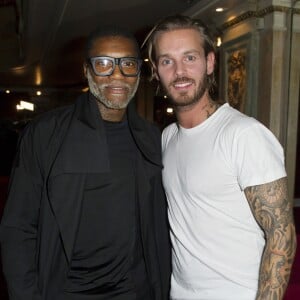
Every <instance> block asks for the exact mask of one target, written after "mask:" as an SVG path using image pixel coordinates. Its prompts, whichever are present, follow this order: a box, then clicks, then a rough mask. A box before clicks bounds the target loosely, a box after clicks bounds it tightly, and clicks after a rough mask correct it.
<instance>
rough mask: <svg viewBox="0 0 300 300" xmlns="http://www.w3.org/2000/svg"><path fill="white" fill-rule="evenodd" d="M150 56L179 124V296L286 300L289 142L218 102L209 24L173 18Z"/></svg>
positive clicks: (172, 134)
mask: <svg viewBox="0 0 300 300" xmlns="http://www.w3.org/2000/svg"><path fill="white" fill-rule="evenodd" d="M148 52H149V59H150V62H151V65H152V71H153V77H155V78H156V79H157V80H159V81H160V83H161V85H162V86H163V88H164V89H165V91H166V93H167V94H168V96H169V98H170V99H171V101H172V104H173V106H174V108H175V112H176V116H177V120H178V122H177V123H173V124H171V125H170V126H168V127H167V128H166V129H165V130H164V132H163V138H162V149H163V163H164V170H163V182H164V186H165V190H166V193H167V198H168V204H169V210H168V214H169V221H170V226H171V240H172V246H173V252H172V262H173V264H172V265H173V273H172V279H171V299H174V300H175V299H176V300H187V299H195V300H196V299H197V300H202V299H203V300H254V299H256V300H266V299H282V298H283V296H284V292H285V290H286V287H287V285H288V280H289V276H290V271H291V266H292V262H293V258H294V255H295V247H296V241H295V228H294V221H293V210H292V208H293V207H292V202H291V201H290V200H289V199H288V197H287V186H286V172H285V166H284V154H283V149H282V147H281V145H280V144H279V142H278V141H277V139H276V138H275V137H274V135H273V134H272V133H271V132H270V131H269V130H268V129H267V128H266V127H264V126H263V125H262V124H261V123H259V122H258V121H256V120H255V119H253V118H250V117H248V116H246V115H244V114H242V113H240V112H239V111H237V110H235V109H234V108H232V107H230V106H229V104H228V103H225V104H224V103H223V104H221V103H220V102H217V101H215V100H213V99H212V97H211V95H210V91H211V90H212V88H213V85H214V67H215V50H214V43H213V40H212V39H211V38H210V36H209V34H208V31H207V29H206V27H205V26H204V25H203V24H201V23H200V21H197V20H193V19H191V18H189V17H186V16H178V15H177V16H170V17H167V18H165V19H164V20H162V21H160V22H159V23H158V24H157V25H156V27H154V29H153V31H152V32H151V34H150V35H149V39H148Z"/></svg>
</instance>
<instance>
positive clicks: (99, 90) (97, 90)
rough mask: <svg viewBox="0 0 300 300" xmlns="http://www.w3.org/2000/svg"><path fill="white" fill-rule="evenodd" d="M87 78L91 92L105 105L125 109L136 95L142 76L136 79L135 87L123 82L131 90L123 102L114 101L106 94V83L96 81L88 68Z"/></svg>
mask: <svg viewBox="0 0 300 300" xmlns="http://www.w3.org/2000/svg"><path fill="white" fill-rule="evenodd" d="M87 80H88V85H89V89H90V92H91V94H92V95H94V97H95V98H96V99H97V100H98V101H99V102H100V103H102V104H103V105H104V106H105V107H107V108H110V109H124V108H126V107H127V106H128V104H129V102H130V101H131V99H132V98H133V97H134V95H135V93H136V91H137V89H138V86H139V81H140V77H138V80H137V81H136V83H135V85H134V87H132V86H130V85H129V84H126V83H124V84H123V85H124V86H126V88H127V89H128V90H129V94H128V97H127V99H126V101H123V102H121V103H114V102H113V101H110V100H108V99H107V98H106V97H105V96H104V86H106V84H97V83H96V82H95V81H94V79H93V77H92V75H91V73H90V70H89V69H87Z"/></svg>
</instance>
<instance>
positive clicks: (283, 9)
mask: <svg viewBox="0 0 300 300" xmlns="http://www.w3.org/2000/svg"><path fill="white" fill-rule="evenodd" d="M290 9H291V8H289V7H285V6H279V5H273V6H269V7H266V8H264V9H262V10H259V11H247V12H245V13H243V14H241V15H240V16H238V17H236V18H234V19H232V20H230V21H228V22H226V23H224V24H223V25H222V26H221V31H223V30H226V29H228V28H230V27H232V26H234V25H236V24H238V23H241V22H243V21H245V20H248V19H252V18H262V17H264V16H266V15H268V14H271V13H273V12H283V13H287V12H288V11H289V10H290ZM292 10H293V13H294V14H300V9H299V8H292Z"/></svg>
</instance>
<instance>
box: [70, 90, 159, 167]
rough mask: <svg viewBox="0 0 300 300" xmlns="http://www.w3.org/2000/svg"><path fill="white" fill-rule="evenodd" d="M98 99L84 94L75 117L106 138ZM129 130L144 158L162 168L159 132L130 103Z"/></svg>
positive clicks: (128, 112) (78, 101)
mask: <svg viewBox="0 0 300 300" xmlns="http://www.w3.org/2000/svg"><path fill="white" fill-rule="evenodd" d="M96 101H97V100H96V98H95V97H94V96H93V95H92V94H90V93H86V94H82V95H81V96H80V97H79V98H78V99H77V101H76V104H75V117H77V118H78V120H79V121H81V122H82V123H83V124H85V125H86V126H88V127H90V128H92V129H96V130H98V131H99V132H100V135H101V136H104V133H105V132H104V125H103V120H102V118H101V115H100V112H99V110H98V107H97V102H96ZM127 118H128V123H129V128H130V130H131V132H132V135H133V138H134V140H135V142H136V144H137V146H138V148H139V150H140V151H141V153H142V154H143V156H144V157H145V158H146V159H147V160H149V161H150V162H152V163H153V164H155V165H158V166H161V165H162V163H161V146H160V138H159V130H158V129H157V132H155V131H156V130H155V128H154V126H153V125H151V124H149V122H148V121H145V120H144V119H142V118H141V117H139V116H138V114H137V112H136V109H135V103H134V102H133V101H131V102H130V104H129V105H128V108H127Z"/></svg>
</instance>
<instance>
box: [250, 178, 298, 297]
mask: <svg viewBox="0 0 300 300" xmlns="http://www.w3.org/2000/svg"><path fill="white" fill-rule="evenodd" d="M245 195H246V198H247V200H248V202H249V205H250V207H251V210H252V213H253V215H254V217H255V219H256V221H257V222H258V224H259V225H260V226H261V227H262V229H263V230H264V232H265V238H266V245H265V249H264V253H263V257H262V261H261V265H260V273H259V282H258V292H257V296H256V300H269V299H272V300H281V299H283V296H284V293H285V290H286V288H287V285H288V281H289V277H290V272H291V267H292V263H293V260H294V256H295V251H296V234H295V226H294V220H293V205H292V202H291V201H290V200H289V199H288V196H287V183H286V178H281V179H278V180H275V181H273V182H270V183H267V184H262V185H257V186H251V187H247V188H246V189H245Z"/></svg>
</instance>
